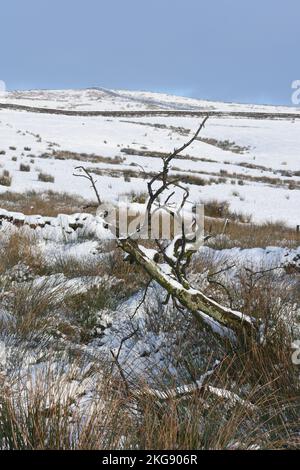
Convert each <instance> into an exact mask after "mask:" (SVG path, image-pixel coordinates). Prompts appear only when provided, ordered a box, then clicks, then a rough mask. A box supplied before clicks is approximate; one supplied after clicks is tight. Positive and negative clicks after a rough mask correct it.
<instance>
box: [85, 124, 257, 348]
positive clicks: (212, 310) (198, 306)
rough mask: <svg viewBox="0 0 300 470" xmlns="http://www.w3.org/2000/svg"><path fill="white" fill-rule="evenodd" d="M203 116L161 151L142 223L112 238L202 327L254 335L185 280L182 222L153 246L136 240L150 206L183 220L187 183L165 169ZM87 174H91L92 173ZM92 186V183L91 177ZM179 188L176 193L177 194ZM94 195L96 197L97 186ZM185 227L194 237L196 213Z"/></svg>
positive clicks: (245, 319) (186, 245)
mask: <svg viewBox="0 0 300 470" xmlns="http://www.w3.org/2000/svg"><path fill="white" fill-rule="evenodd" d="M207 119H208V116H207V117H206V118H205V119H204V120H203V122H202V123H201V125H200V126H199V128H198V129H197V131H196V133H195V134H194V135H193V136H192V138H191V139H190V140H189V141H188V142H187V143H185V144H184V145H183V146H182V147H180V148H178V149H175V150H174V151H173V152H172V153H170V154H169V155H167V156H163V157H162V170H161V171H160V172H158V173H157V174H156V175H155V176H153V177H152V179H151V180H150V181H149V182H148V184H147V188H148V200H147V201H146V203H145V213H144V220H143V223H142V224H141V225H140V226H139V227H138V229H137V230H136V231H135V232H134V233H132V234H129V235H128V234H127V236H126V237H122V236H120V238H118V240H117V243H118V245H119V247H121V249H122V250H123V251H124V252H126V253H127V255H128V256H129V257H130V259H131V261H133V262H135V263H137V264H138V265H140V266H141V267H142V268H143V269H144V270H145V271H146V272H147V273H148V275H149V276H150V278H151V279H153V280H154V281H156V282H157V283H158V284H160V285H161V286H162V287H163V288H164V289H165V290H166V293H167V301H168V300H170V299H172V300H173V303H174V305H175V306H176V307H178V308H179V309H186V310H187V311H188V312H190V313H191V314H192V315H193V316H194V318H195V319H196V321H197V322H198V323H199V324H200V325H201V326H206V327H207V325H208V326H209V327H210V328H211V329H212V330H213V332H214V333H217V334H220V335H221V336H223V337H224V336H225V337H226V338H228V337H229V338H231V339H236V338H237V337H238V338H245V337H249V336H253V335H257V326H256V324H255V320H254V319H253V318H250V317H249V316H247V315H244V314H243V313H241V312H238V311H235V310H232V309H231V308H228V307H226V306H223V305H221V304H220V303H218V302H216V301H215V300H214V299H213V298H210V297H208V296H206V295H205V294H204V293H203V292H201V290H198V289H194V288H193V287H192V285H191V283H190V282H189V280H188V278H187V274H186V273H187V267H188V265H189V263H190V261H191V258H192V256H193V254H194V253H195V243H193V241H194V240H193V239H191V238H190V237H189V236H187V235H189V234H187V232H186V229H185V227H184V226H183V225H184V224H182V231H181V232H180V233H179V234H178V235H177V236H175V237H174V238H173V239H172V240H171V241H169V242H168V243H166V241H165V240H164V241H162V240H159V239H158V238H156V239H155V240H154V242H155V249H153V250H149V249H146V248H145V247H144V246H143V244H142V243H141V242H140V239H141V234H143V233H144V234H145V232H148V234H149V233H150V232H151V221H152V217H153V214H154V213H155V212H157V211H165V212H166V213H168V214H169V215H170V217H171V218H172V219H173V220H175V219H177V220H182V219H181V216H182V213H183V211H184V209H185V207H186V204H187V201H188V198H189V189H188V188H187V187H184V186H183V185H182V184H181V183H180V180H179V179H178V177H177V178H176V179H175V178H174V177H172V176H171V175H170V165H171V163H172V161H173V159H175V158H176V157H177V156H178V155H179V154H180V153H181V152H183V151H184V150H185V149H186V148H188V147H189V146H190V145H191V144H192V143H193V142H194V141H195V139H197V137H198V135H199V133H200V132H201V130H202V129H203V128H204V126H205V123H206V122H207ZM88 176H89V179H90V178H91V175H90V174H89V175H88ZM92 186H93V187H95V185H94V184H93V183H92ZM178 192H179V193H180V198H179V200H178ZM96 196H97V199H98V200H99V199H100V198H99V195H98V193H97V192H96ZM174 199H176V202H174ZM108 225H109V224H108ZM108 225H107V226H108ZM190 228H191V233H192V234H193V236H194V237H196V235H197V233H198V230H199V229H200V228H199V227H198V226H197V220H196V218H193V219H192V221H191V223H190ZM209 237H210V236H209ZM209 237H206V238H209Z"/></svg>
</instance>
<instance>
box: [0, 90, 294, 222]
mask: <svg viewBox="0 0 300 470" xmlns="http://www.w3.org/2000/svg"><path fill="white" fill-rule="evenodd" d="M5 100H6V102H7V103H19V104H23V105H29V106H32V107H33V106H35V107H38V106H40V107H47V108H51V109H52V108H53V109H54V108H56V109H67V110H70V109H75V110H76V109H86V110H95V109H98V110H101V109H103V110H119V111H122V110H124V109H125V110H126V109H129V110H132V109H133V110H140V109H145V110H149V109H152V110H153V109H183V108H184V109H187V110H194V109H195V108H197V109H214V110H218V111H220V110H221V111H222V110H226V112H227V111H228V113H230V112H234V111H236V110H238V111H245V112H249V111H251V112H253V111H255V112H258V113H259V112H264V113H266V112H268V113H270V116H272V113H281V114H282V118H281V119H267V118H266V119H256V118H255V117H243V118H237V117H233V116H230V115H227V116H222V117H211V118H210V119H209V121H208V122H207V124H206V127H205V129H204V130H203V132H202V134H201V136H200V138H206V139H215V140H217V141H219V145H215V144H213V143H208V142H209V141H208V142H203V141H201V140H197V141H195V142H194V143H193V145H192V146H191V147H189V148H188V149H187V150H186V151H185V152H184V153H183V156H190V157H192V160H191V159H190V158H188V157H187V158H186V159H182V158H181V159H178V158H177V159H174V161H173V162H172V166H173V167H175V169H174V168H173V173H182V174H187V175H192V176H197V177H199V178H202V179H203V180H204V181H206V182H207V184H206V185H205V186H201V185H197V184H190V195H191V199H192V200H194V201H195V202H199V201H200V200H201V201H204V202H205V201H208V200H210V199H218V200H220V201H223V200H226V201H228V202H229V203H230V206H231V210H233V211H236V212H242V213H244V214H246V215H250V216H252V220H253V221H254V222H264V221H273V222H274V221H282V222H285V223H287V224H289V225H290V226H292V227H295V226H296V225H298V224H299V203H300V192H299V191H300V173H299V172H300V161H299V148H300V109H299V108H288V107H285V108H284V107H266V106H263V107H261V106H254V105H238V104H230V103H209V102H204V101H201V100H191V99H188V98H181V97H172V96H169V95H164V94H157V93H146V92H127V91H110V90H102V89H101V90H77V91H76V90H61V91H59V90H58V91H57V90H56V91H28V92H10V93H7V94H6V97H5ZM291 112H293V113H295V114H299V119H291V118H284V115H285V114H286V113H291ZM198 125H199V118H195V117H189V116H184V117H183V116H174V115H173V116H168V115H166V116H151V117H150V116H143V117H138V116H135V117H127V118H124V117H107V116H67V115H55V114H51V112H49V114H39V113H37V112H28V111H21V110H12V109H4V108H3V109H1V105H0V165H1V167H2V168H1V167H0V175H1V170H8V171H9V172H10V174H11V175H12V184H11V186H10V187H9V188H8V187H6V186H1V185H0V192H5V191H6V190H8V189H9V190H11V191H13V192H25V191H28V190H32V189H34V190H36V191H40V192H42V191H46V190H49V189H51V190H54V191H58V192H61V191H66V192H68V193H70V194H76V195H81V196H83V197H84V198H86V199H91V198H92V197H93V193H92V191H91V188H90V186H89V185H88V184H85V181H84V180H82V179H81V178H76V177H75V176H74V175H73V174H74V169H75V167H76V166H78V165H79V164H84V165H85V166H87V167H88V168H90V169H91V171H93V170H101V171H102V172H103V171H104V173H105V174H102V175H99V174H97V176H96V179H97V184H98V188H99V192H100V194H101V195H102V197H103V198H104V199H105V200H107V201H116V200H117V199H118V198H119V197H120V196H122V195H124V194H126V193H130V192H131V191H132V190H133V191H136V192H143V191H145V190H146V180H145V179H144V178H143V171H142V169H141V166H142V167H143V169H144V171H145V172H146V173H147V172H148V173H149V172H153V171H159V169H160V168H161V160H160V158H155V152H170V151H172V150H173V149H174V147H178V146H181V145H182V144H183V143H185V142H186V140H187V132H189V131H190V132H192V131H194V130H196V128H197V127H198ZM155 126H156V127H155ZM157 126H159V127H157ZM180 128H181V129H183V130H184V131H185V134H184V133H183V132H181V131H180ZM190 135H191V134H190ZM227 140H228V141H230V142H234V143H235V144H236V145H238V146H239V147H240V152H239V153H236V152H234V151H233V150H232V149H231V148H230V147H229V149H225V148H222V142H224V141H227ZM15 148H16V149H15ZM24 148H27V150H24ZM124 148H127V149H128V148H129V149H133V150H134V151H137V155H127V154H125V153H124V152H121V150H122V149H124ZM28 149H30V150H28ZM1 151H4V152H5V154H1ZM52 151H60V152H65V151H70V152H77V153H79V154H83V153H85V154H88V155H93V154H94V155H96V156H97V155H98V156H101V157H104V158H114V157H116V156H117V157H122V159H124V160H123V162H122V163H120V164H116V163H110V162H105V161H99V162H97V163H95V162H90V161H88V160H89V159H88V157H87V158H86V162H84V161H81V162H78V161H77V160H72V159H65V160H61V159H59V160H58V159H54V158H41V157H42V156H43V154H45V153H46V154H48V156H49V154H50V155H51V153H52ZM145 151H151V152H153V154H154V156H145V155H144V152H145ZM13 157H17V161H14V160H12V158H13ZM32 162H33V163H32ZM20 163H25V164H29V165H30V167H31V171H30V172H22V171H20V168H19V167H20ZM244 164H246V165H248V166H249V164H250V165H251V166H252V167H251V168H249V167H245V166H243V165H244ZM137 165H138V166H137ZM124 170H127V171H128V170H130V171H134V172H136V175H135V176H132V177H131V178H129V179H128V178H127V180H126V179H125V178H124V174H123V173H122V172H123V171H124ZM41 171H42V172H43V173H47V174H50V175H52V176H53V177H54V178H55V181H54V182H53V183H51V182H49V183H45V182H42V181H39V180H38V174H39V173H40V172H41ZM112 172H115V173H116V174H115V176H112ZM219 178H223V179H222V180H220V181H218V180H219ZM224 178H225V181H224ZM241 178H242V183H243V184H240V180H241ZM259 178H264V179H263V180H259ZM268 178H269V180H268ZM210 179H212V180H211V181H209V180H210ZM272 179H273V181H272ZM208 183H209V184H208ZM233 183H235V184H233ZM295 185H296V186H295ZM293 188H294V189H293Z"/></svg>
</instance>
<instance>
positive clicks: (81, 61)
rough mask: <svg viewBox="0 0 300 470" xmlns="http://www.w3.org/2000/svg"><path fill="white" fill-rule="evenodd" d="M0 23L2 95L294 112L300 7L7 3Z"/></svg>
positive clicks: (262, 1) (152, 0)
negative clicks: (74, 95)
mask: <svg viewBox="0 0 300 470" xmlns="http://www.w3.org/2000/svg"><path fill="white" fill-rule="evenodd" d="M0 18H1V29H0V48H1V49H0V51H1V55H0V80H4V81H5V82H6V85H7V88H8V89H28V88H85V87H91V86H103V87H107V88H126V89H143V90H154V91H165V92H171V93H177V94H182V95H186V96H192V97H199V98H206V99H213V100H224V101H240V102H256V103H282V104H291V82H292V81H293V80H296V79H300V70H299V62H300V61H299V42H300V41H299V36H300V27H299V20H300V2H299V0H251V1H250V0H206V1H202V0H181V1H179V0H85V1H81V0H26V1H25V0H7V1H2V2H1V6H0Z"/></svg>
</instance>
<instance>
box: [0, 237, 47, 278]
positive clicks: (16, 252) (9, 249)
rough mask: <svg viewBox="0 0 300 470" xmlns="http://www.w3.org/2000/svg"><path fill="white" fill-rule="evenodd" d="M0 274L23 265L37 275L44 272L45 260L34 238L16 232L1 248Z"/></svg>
mask: <svg viewBox="0 0 300 470" xmlns="http://www.w3.org/2000/svg"><path fill="white" fill-rule="evenodd" d="M0 253H1V258H0V273H1V274H3V273H5V272H6V271H7V270H8V269H10V268H12V267H14V266H16V265H18V264H20V263H22V264H24V265H26V266H28V267H29V268H30V269H32V270H33V271H34V272H36V273H42V272H43V269H44V268H43V258H42V256H41V253H40V251H39V249H38V246H37V243H36V239H35V238H34V236H29V235H26V234H24V233H22V232H14V233H12V234H11V235H10V237H9V238H8V239H7V240H5V241H3V242H2V243H1V246H0Z"/></svg>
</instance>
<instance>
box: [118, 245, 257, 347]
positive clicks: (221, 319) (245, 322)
mask: <svg viewBox="0 0 300 470" xmlns="http://www.w3.org/2000/svg"><path fill="white" fill-rule="evenodd" d="M118 243H119V246H120V247H121V248H122V249H123V250H124V251H125V252H126V253H128V254H129V255H130V256H131V257H132V258H133V259H134V261H135V262H136V263H137V264H139V265H140V266H142V267H143V268H144V269H145V271H146V272H147V273H148V274H149V276H150V277H151V278H152V279H154V280H155V281H156V282H157V283H158V284H160V285H161V286H162V287H163V288H164V289H165V290H166V291H167V293H168V294H169V295H170V296H171V297H172V298H174V299H176V300H178V301H179V303H180V304H181V305H182V306H183V307H184V308H186V309H187V310H188V311H190V312H191V314H192V315H193V316H194V318H195V319H196V321H197V322H198V323H200V324H201V325H202V326H203V325H209V326H210V327H211V329H212V330H213V331H214V332H215V333H218V334H220V335H221V336H227V337H229V338H233V334H232V333H234V335H236V336H238V337H241V336H242V337H245V336H247V337H249V336H251V335H254V334H256V328H255V320H254V319H253V318H251V317H249V316H247V315H244V314H242V313H240V312H238V311H235V310H232V309H230V308H227V307H224V306H222V305H220V304H219V303H218V302H216V301H215V300H213V299H211V298H209V297H207V296H206V295H205V294H203V293H202V292H201V291H199V290H196V289H193V288H191V287H190V288H187V287H184V286H183V285H182V284H181V283H179V282H178V281H176V280H175V279H174V278H173V277H172V276H170V275H169V274H168V273H166V272H164V270H163V267H162V265H159V264H158V263H157V262H155V261H154V260H153V259H152V258H151V257H149V256H148V255H147V252H146V251H143V248H142V247H141V246H139V245H138V244H137V243H136V241H134V240H131V239H120V240H119V241H118Z"/></svg>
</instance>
